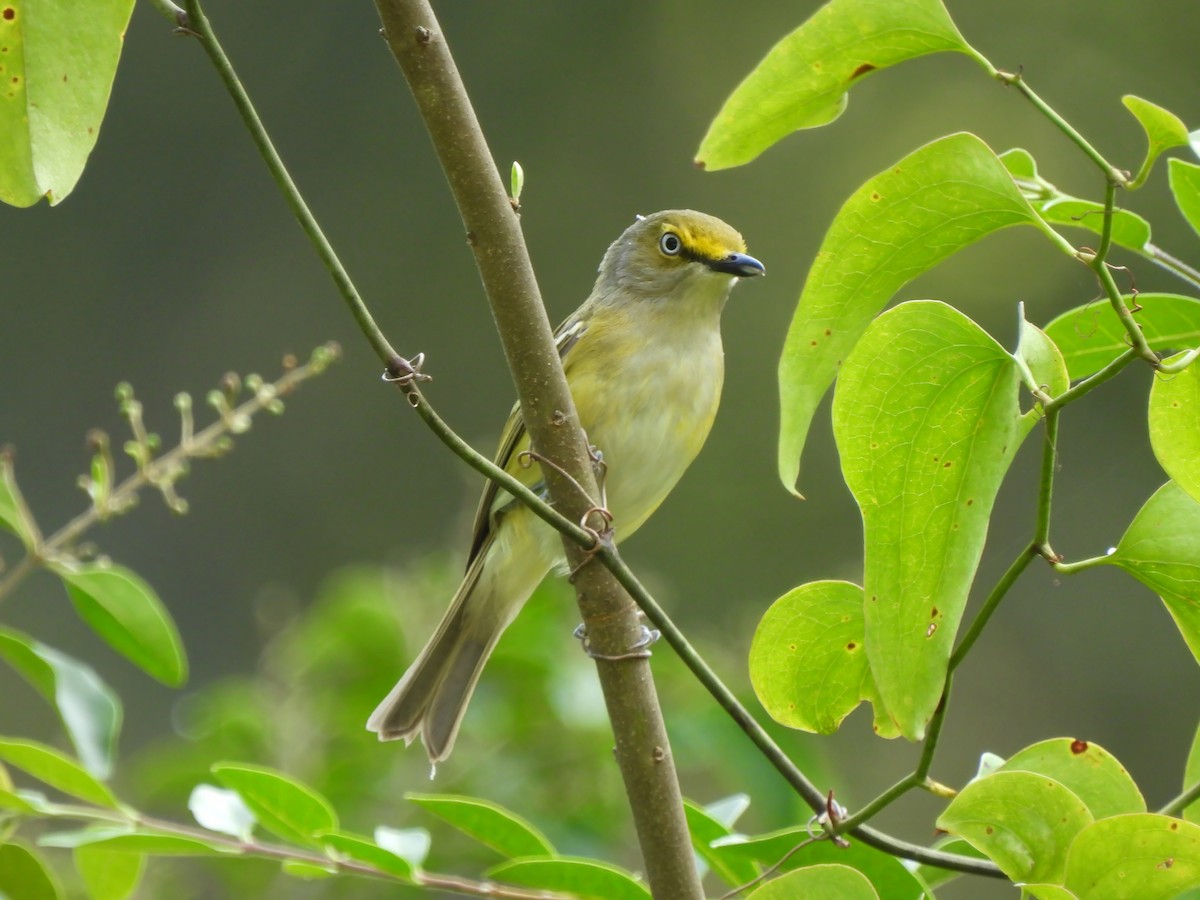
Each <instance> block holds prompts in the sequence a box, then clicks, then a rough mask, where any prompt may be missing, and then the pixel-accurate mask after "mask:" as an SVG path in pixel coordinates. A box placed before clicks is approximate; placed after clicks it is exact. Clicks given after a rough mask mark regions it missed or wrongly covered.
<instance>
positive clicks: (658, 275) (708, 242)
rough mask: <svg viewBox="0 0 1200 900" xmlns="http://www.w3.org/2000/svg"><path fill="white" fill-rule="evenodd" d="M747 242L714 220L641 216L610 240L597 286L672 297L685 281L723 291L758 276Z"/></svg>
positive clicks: (669, 213) (674, 212) (688, 213)
mask: <svg viewBox="0 0 1200 900" xmlns="http://www.w3.org/2000/svg"><path fill="white" fill-rule="evenodd" d="M764 271H765V270H764V268H763V264H762V263H760V262H759V261H758V260H757V259H755V258H754V257H753V256H748V255H747V254H746V242H745V241H744V240H742V236H741V235H740V234H738V233H737V231H735V230H734V229H733V228H731V227H730V226H729V225H727V224H725V223H724V222H722V221H721V220H720V219H718V218H716V217H715V216H710V215H706V214H705V213H701V212H695V211H693V210H690V209H668V210H664V211H663V212H657V213H654V214H653V215H649V216H640V217H638V220H637V221H636V222H634V223H633V224H632V225H630V226H629V227H628V228H626V229H625V232H624V233H623V234H622V235H621V236H620V237H619V238H617V239H616V241H614V242H613V244H612V246H611V247H609V248H608V252H607V253H605V254H604V259H603V261H602V262H601V263H600V277H599V280H598V282H597V284H598V286H599V285H603V286H607V287H609V288H612V289H617V290H621V291H632V292H636V293H638V294H642V295H646V296H666V295H674V293H675V292H676V291H678V290H680V289H685V288H686V286H687V284H688V283H689V282H700V283H712V285H713V287H714V288H716V287H721V288H725V289H726V290H727V289H728V287H729V286H730V285H731V283H732V282H733V280H734V279H735V278H745V277H748V276H751V275H762V274H763V272H764Z"/></svg>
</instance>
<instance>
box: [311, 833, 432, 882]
mask: <svg viewBox="0 0 1200 900" xmlns="http://www.w3.org/2000/svg"><path fill="white" fill-rule="evenodd" d="M317 838H318V840H320V842H321V845H322V846H324V847H325V848H326V849H327V850H332V851H333V852H334V853H335V854H336V855H337V857H338V858H340V859H351V860H354V861H355V862H360V863H366V864H367V865H368V866H374V867H375V868H376V869H379V870H380V871H381V872H387V873H388V874H389V875H394V876H395V877H396V878H399V879H401V880H403V881H408V882H411V881H414V880H415V878H416V869H415V867H414V866H413V865H412V863H410V862H409V861H408V860H406V859H404V858H403V857H401V856H397V855H396V854H395V853H392V852H391V851H390V850H385V849H384V848H383V847H380V846H378V845H377V844H375V843H374V842H372V841H371V839H370V838H365V837H360V836H359V835H356V834H349V833H348V832H345V831H331V832H327V833H325V834H321V835H318V836H317Z"/></svg>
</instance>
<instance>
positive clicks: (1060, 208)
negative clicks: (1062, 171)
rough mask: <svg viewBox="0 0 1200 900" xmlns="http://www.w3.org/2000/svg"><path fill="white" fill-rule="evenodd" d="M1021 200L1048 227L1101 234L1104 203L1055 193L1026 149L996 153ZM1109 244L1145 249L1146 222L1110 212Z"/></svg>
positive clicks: (1127, 213) (1123, 212) (1133, 215)
mask: <svg viewBox="0 0 1200 900" xmlns="http://www.w3.org/2000/svg"><path fill="white" fill-rule="evenodd" d="M1000 161H1001V162H1002V163H1004V167H1005V168H1006V169H1008V171H1009V173H1010V174H1011V175H1012V177H1013V180H1014V181H1016V183H1017V186H1018V187H1020V189H1021V193H1022V194H1024V195H1025V199H1026V200H1028V201H1029V202H1030V204H1031V205H1032V206H1033V208H1034V209H1035V210H1037V212H1038V214H1039V215H1040V216H1041V217H1042V218H1043V219H1045V220H1046V221H1047V222H1049V223H1051V224H1052V225H1065V226H1067V227H1069V228H1085V229H1087V230H1088V231H1091V232H1093V233H1095V234H1100V233H1102V232H1103V231H1104V204H1103V203H1097V202H1096V201H1095V200H1083V199H1081V198H1079V197H1074V196H1072V195H1071V194H1068V193H1066V192H1064V191H1061V190H1059V189H1058V188H1057V187H1055V186H1054V185H1053V184H1051V183H1050V182H1049V181H1047V180H1046V179H1045V178H1043V177H1042V176H1041V175H1039V174H1038V168H1037V163H1036V162H1035V161H1034V158H1033V156H1032V155H1031V154H1030V153H1029V151H1028V150H1024V149H1022V148H1020V147H1015V148H1013V149H1012V150H1005V151H1004V152H1003V153H1001V154H1000ZM1112 241H1113V243H1115V244H1117V245H1118V246H1121V247H1128V248H1129V249H1130V250H1139V251H1141V250H1145V248H1146V245H1147V244H1149V243H1150V223H1149V222H1147V221H1146V220H1145V219H1143V218H1142V217H1141V216H1139V215H1138V214H1137V213H1133V212H1130V211H1129V210H1127V209H1114V210H1113V214H1112Z"/></svg>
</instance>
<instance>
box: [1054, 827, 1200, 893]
mask: <svg viewBox="0 0 1200 900" xmlns="http://www.w3.org/2000/svg"><path fill="white" fill-rule="evenodd" d="M1063 884H1064V885H1065V886H1066V888H1067V889H1068V890H1071V891H1073V892H1074V893H1075V894H1076V896H1078V897H1082V898H1086V900H1174V898H1175V897H1178V896H1179V895H1180V894H1181V893H1183V892H1184V891H1186V890H1188V889H1190V888H1195V887H1197V886H1200V825H1194V824H1192V823H1191V822H1184V821H1182V820H1180V819H1173V818H1171V817H1169V816H1159V815H1154V814H1151V813H1137V814H1133V815H1127V816H1113V817H1112V818H1108V819H1101V820H1100V821H1099V822H1096V823H1095V824H1094V825H1091V826H1089V827H1087V828H1085V829H1083V831H1081V832H1080V833H1079V835H1078V836H1077V837H1076V838H1075V842H1074V843H1073V844H1072V845H1071V851H1070V853H1069V854H1068V856H1067V870H1066V877H1065V879H1064V880H1063Z"/></svg>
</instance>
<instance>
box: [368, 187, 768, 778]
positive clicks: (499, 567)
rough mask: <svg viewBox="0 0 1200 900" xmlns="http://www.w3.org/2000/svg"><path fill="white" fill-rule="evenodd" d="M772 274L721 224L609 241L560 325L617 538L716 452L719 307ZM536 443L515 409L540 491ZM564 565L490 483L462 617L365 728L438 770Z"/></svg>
mask: <svg viewBox="0 0 1200 900" xmlns="http://www.w3.org/2000/svg"><path fill="white" fill-rule="evenodd" d="M762 272H763V267H762V264H761V263H759V262H758V260H756V259H754V258H753V257H750V256H747V255H746V245H745V242H744V241H743V240H742V236H741V235H740V234H738V233H737V232H736V231H735V230H734V229H732V228H730V227H729V226H728V225H726V224H725V223H724V222H722V221H721V220H720V219H716V218H714V217H712V216H709V215H705V214H704V213H699V212H693V211H691V210H667V211H665V212H660V213H655V214H654V215H652V216H645V217H642V218H639V220H638V221H637V222H635V223H634V224H633V225H631V226H630V227H629V228H627V229H626V230H625V232H624V233H623V234H622V235H621V236H620V237H619V238H617V240H616V241H615V242H614V243H613V244H612V246H611V247H609V249H608V252H607V253H605V255H604V259H603V260H602V261H601V263H600V271H599V275H598V276H597V278H596V284H595V286H594V287H593V288H592V293H591V295H590V296H589V297H588V299H587V301H586V302H585V303H584V304H583V305H582V306H581V307H580V308H579V309H578V310H577V311H576V312H575V313H574V314H573V315H572V316H570V317H569V318H568V319H567V321H566V322H564V323H563V325H562V326H561V327H560V328H559V330H558V333H557V340H558V346H559V352H560V354H561V355H562V362H563V369H564V371H565V373H566V376H567V382H568V384H569V385H570V387H571V394H572V396H573V397H574V400H575V407H576V411H577V412H578V414H579V421H580V424H581V425H582V426H583V429H584V431H585V432H586V433H587V437H588V442H589V443H590V444H592V445H593V446H594V447H595V448H596V449H597V450H599V452H600V453H601V454H602V455H603V458H604V462H605V465H606V475H605V478H604V489H605V500H606V503H607V506H608V510H609V512H610V513H611V514H612V516H613V524H614V528H615V533H616V537H617V539H618V540H621V539H623V538H626V537H628V536H629V535H631V534H632V533H633V532H634V531H636V530H637V529H638V528H639V527H640V526H641V525H642V523H643V522H645V521H646V519H647V518H649V516H650V514H651V513H653V512H654V510H655V509H657V508H658V506H659V504H661V503H662V502H663V500H664V499H665V498H666V496H667V494H668V493H670V491H671V489H672V488H673V487H674V486H675V484H676V483H677V482H678V481H679V479H680V478H681V477H682V476H683V473H684V471H685V470H686V469H687V467H688V466H689V465H690V464H691V462H692V460H693V459H695V458H696V454H697V453H699V452H700V448H701V447H702V446H703V445H704V441H705V439H706V438H707V437H708V432H709V429H710V428H711V427H712V423H713V419H714V418H715V417H716V414H717V405H718V403H719V402H720V398H721V384H722V381H723V380H724V374H725V363H724V355H723V353H722V350H721V330H720V323H721V311H722V309H723V308H724V306H725V302H726V300H727V299H728V298H729V292H730V289H731V288H732V287H733V284H734V282H736V281H737V280H738V279H739V278H743V277H747V276H752V275H759V274H762ZM528 449H529V437H528V434H527V433H526V432H525V428H524V426H523V423H522V421H521V416H520V410H519V409H514V410H513V412H512V413H511V414H510V416H509V419H508V422H507V424H506V426H505V430H504V436H503V437H502V439H501V441H500V450H499V452H498V454H497V457H496V461H497V464H498V465H501V466H503V467H504V469H505V470H506V471H508V472H509V473H510V474H512V475H515V476H516V477H517V478H518V479H519V480H520V481H521V482H522V483H523V484H525V485H528V486H530V487H533V488H535V489H540V487H541V482H542V473H541V469H540V467H539V466H538V464H537V463H536V462H533V461H532V460H530V459H528V458H527V457H523V455H522V454H523V453H524V452H525V451H527V450H528ZM562 557H563V550H562V543H561V539H560V537H559V535H558V533H557V532H556V531H554V529H552V528H551V527H550V526H549V525H547V524H546V523H545V522H543V521H542V520H541V519H539V518H537V517H536V516H535V515H534V514H533V513H532V512H531V511H530V510H528V509H526V508H525V507H523V506H521V505H519V504H517V503H515V502H514V501H513V499H512V497H510V496H509V495H508V494H507V493H506V492H504V491H499V490H498V489H497V488H496V487H495V486H494V485H492V484H489V485H488V486H487V487H486V488H485V490H484V494H483V497H482V498H481V500H480V504H479V509H478V512H477V514H476V518H475V534H474V537H473V540H472V546H471V552H470V556H469V562H468V568H467V574H466V576H465V577H464V579H463V583H462V584H461V585H460V587H459V589H458V592H457V593H456V594H455V596H454V599H453V601H452V602H451V605H450V609H449V610H448V611H447V613H446V615H445V617H444V618H443V620H442V622H441V624H440V625H439V626H438V629H437V631H436V632H435V633H434V635H433V637H432V638H431V639H430V640H429V643H428V644H426V646H425V648H424V649H423V650H422V651H421V653H420V655H419V656H418V657H417V659H416V660H415V661H414V662H413V663H412V665H411V666H410V667H409V669H408V671H407V672H406V673H405V674H404V677H403V678H401V680H400V682H399V683H398V684H397V685H396V687H395V688H394V689H393V690H392V692H391V693H390V694H389V695H388V696H387V697H386V698H385V699H384V701H383V702H382V703H381V704H380V705H379V707H378V708H377V709H376V710H375V712H374V714H373V715H372V716H371V718H370V720H369V722H368V724H367V727H368V728H369V729H371V730H372V731H375V732H376V733H377V734H378V735H379V737H380V739H382V740H391V739H397V738H398V739H403V740H405V741H412V740H413V739H415V738H416V737H418V736H419V737H420V738H421V740H422V741H423V742H424V744H425V749H426V752H427V753H428V754H429V759H430V761H431V762H434V763H436V762H438V761H440V760H442V759H445V758H446V757H447V756H448V755H449V754H450V751H451V749H452V748H453V746H454V741H455V738H456V736H457V734H458V730H459V726H460V725H461V723H462V718H463V715H464V713H465V711H466V706H467V702H468V701H469V699H470V697H471V693H472V692H473V691H474V688H475V684H476V682H477V681H478V679H479V676H480V673H481V672H482V670H483V665H484V663H485V662H486V661H487V658H488V656H489V655H490V653H491V651H492V648H493V647H494V646H495V644H496V641H497V640H498V639H499V637H500V635H501V633H502V632H503V631H504V629H505V628H507V627H508V624H509V623H510V622H511V621H512V620H513V618H514V617H515V616H516V615H517V613H518V612H519V611H520V609H521V607H522V606H523V605H524V603H525V601H526V600H527V599H528V597H529V595H530V593H532V592H533V590H534V588H536V587H537V584H538V582H539V581H541V579H542V578H543V577H544V576H545V575H546V573H547V572H548V571H550V569H551V568H553V567H554V565H555V564H556V563H558V562H560V561H561V560H562Z"/></svg>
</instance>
